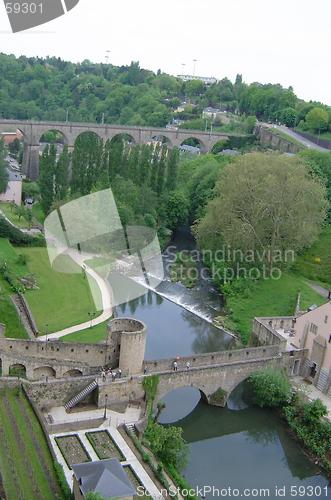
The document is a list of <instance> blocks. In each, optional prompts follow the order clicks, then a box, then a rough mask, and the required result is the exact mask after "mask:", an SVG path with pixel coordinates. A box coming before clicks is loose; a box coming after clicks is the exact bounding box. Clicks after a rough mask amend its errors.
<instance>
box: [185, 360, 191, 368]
mask: <svg viewBox="0 0 331 500" xmlns="http://www.w3.org/2000/svg"><path fill="white" fill-rule="evenodd" d="M190 368H191V363H190V362H189V361H188V362H187V363H186V370H189V369H190Z"/></svg>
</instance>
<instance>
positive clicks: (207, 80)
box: [177, 75, 217, 85]
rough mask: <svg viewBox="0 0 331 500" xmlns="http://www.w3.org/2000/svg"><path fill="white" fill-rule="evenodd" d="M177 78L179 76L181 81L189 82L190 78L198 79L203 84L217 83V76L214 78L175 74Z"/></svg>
mask: <svg viewBox="0 0 331 500" xmlns="http://www.w3.org/2000/svg"><path fill="white" fill-rule="evenodd" d="M177 78H179V79H180V80H182V81H183V82H189V81H190V80H199V81H200V82H203V83H204V84H205V85H212V84H213V83H217V78H214V77H213V76H195V75H177Z"/></svg>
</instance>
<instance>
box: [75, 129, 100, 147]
mask: <svg viewBox="0 0 331 500" xmlns="http://www.w3.org/2000/svg"><path fill="white" fill-rule="evenodd" d="M84 139H85V140H89V141H90V142H91V144H93V143H94V144H96V143H98V144H101V142H102V138H101V136H100V135H99V134H97V132H94V131H93V130H84V132H81V133H80V134H78V135H77V136H76V138H75V142H74V147H75V146H76V145H77V144H79V142H81V141H83V140H84Z"/></svg>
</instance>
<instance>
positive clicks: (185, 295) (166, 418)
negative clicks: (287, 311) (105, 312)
mask: <svg viewBox="0 0 331 500" xmlns="http://www.w3.org/2000/svg"><path fill="white" fill-rule="evenodd" d="M171 245H175V246H176V247H177V249H185V248H186V249H187V248H188V249H191V248H194V243H193V242H192V239H191V238H190V236H189V235H188V234H187V233H186V232H185V231H184V233H183V232H180V233H179V235H177V237H176V238H175V239H174V241H173V242H172V243H171ZM168 258H169V255H167V254H165V256H164V262H165V264H166V263H167V261H168ZM119 286H123V282H121V283H119ZM124 286H125V283H124ZM130 286H132V285H130ZM137 286H138V285H137ZM219 307H220V300H219V297H218V294H217V292H216V290H215V289H214V288H213V286H212V284H211V283H210V282H209V281H207V282H206V281H205V282H201V281H199V282H198V284H197V288H196V289H195V290H193V291H189V290H187V289H185V287H183V286H182V285H180V284H174V283H171V282H170V281H169V280H168V279H167V273H166V277H165V280H164V281H163V282H162V283H161V284H160V285H159V287H158V288H157V290H156V292H154V291H151V290H148V291H147V292H146V294H145V295H143V296H141V297H140V298H139V299H135V300H132V301H130V302H128V303H126V304H123V305H121V306H119V307H118V308H117V311H116V313H117V315H118V316H130V317H135V318H137V319H140V320H142V321H144V322H145V323H146V325H147V328H148V336H147V348H146V359H155V358H167V357H175V356H184V355H188V354H191V353H204V352H214V351H218V350H223V349H227V348H229V347H230V346H231V344H232V342H233V339H232V337H230V336H229V335H228V334H227V333H226V332H223V331H222V330H220V329H218V328H216V327H215V326H213V325H212V324H211V320H212V318H213V316H215V315H216V314H217V311H218V309H219ZM244 390H245V387H244V385H241V386H239V387H238V388H237V390H236V391H234V392H233V394H232V395H231V397H230V399H229V402H228V407H227V408H218V407H212V406H208V405H207V404H206V403H204V402H203V401H202V400H201V399H200V393H199V391H197V390H196V389H193V388H191V387H185V388H183V389H178V390H176V391H173V392H171V393H169V394H168V395H167V396H166V397H165V398H164V401H165V403H166V409H165V410H164V411H163V412H162V414H161V419H160V422H161V423H164V424H169V423H172V424H175V425H179V426H181V427H182V428H183V431H184V438H185V439H186V440H187V442H188V443H189V460H188V464H187V466H186V468H185V470H184V474H185V477H186V478H187V480H188V481H189V483H190V484H191V485H193V486H197V487H203V486H207V487H208V486H210V487H214V488H218V489H219V497H221V498H234V497H235V496H237V495H235V494H237V493H238V494H239V496H244V494H245V498H272V499H273V498H286V499H287V498H288V499H290V498H294V493H295V491H296V490H295V487H299V486H300V488H301V489H300V490H297V492H298V494H297V496H298V497H300V498H327V496H329V497H331V490H330V487H329V486H328V481H327V479H326V478H325V477H324V476H323V474H322V473H321V472H320V470H319V468H318V466H317V465H315V464H313V463H312V462H311V461H310V460H309V459H308V457H307V456H306V455H305V454H304V452H303V450H302V449H301V448H300V446H299V445H298V443H297V442H296V441H295V440H294V439H293V438H292V437H291V435H290V434H289V432H288V430H287V427H286V425H285V424H284V423H283V421H282V420H281V419H280V417H279V416H278V415H277V413H276V412H273V411H269V410H265V409H260V408H256V407H254V406H252V405H251V404H250V403H249V401H248V402H247V398H246V399H245V397H244ZM307 486H311V487H313V490H309V489H307V490H306V491H305V490H304V489H303V488H306V487H307ZM291 487H294V489H293V490H292V494H291ZM226 488H232V490H230V491H229V490H227V491H225V489H226ZM261 488H266V491H260V489H261ZM236 489H237V490H238V491H237V490H236ZM245 489H249V490H250V491H245V492H244V490H245ZM217 493H218V492H217V490H216V491H214V495H213V492H208V491H205V492H204V495H203V496H205V497H206V498H212V497H213V496H214V497H215V496H216V497H217V496H218V495H217ZM299 493H300V494H299ZM310 493H312V494H310ZM246 494H247V496H246Z"/></svg>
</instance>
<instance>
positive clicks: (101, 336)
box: [62, 320, 110, 344]
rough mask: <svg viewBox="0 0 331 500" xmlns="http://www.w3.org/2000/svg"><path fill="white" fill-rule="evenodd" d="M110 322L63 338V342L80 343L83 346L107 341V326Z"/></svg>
mask: <svg viewBox="0 0 331 500" xmlns="http://www.w3.org/2000/svg"><path fill="white" fill-rule="evenodd" d="M109 321H110V320H108V321H106V322H104V323H100V325H97V326H93V327H92V328H88V329H87V330H82V331H80V332H76V333H71V334H70V335H66V336H65V337H62V341H63V342H78V343H81V344H84V343H87V344H96V343H98V342H102V341H103V340H106V337H107V324H108V322H109Z"/></svg>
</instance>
